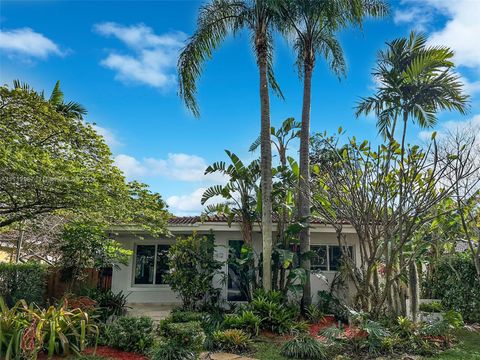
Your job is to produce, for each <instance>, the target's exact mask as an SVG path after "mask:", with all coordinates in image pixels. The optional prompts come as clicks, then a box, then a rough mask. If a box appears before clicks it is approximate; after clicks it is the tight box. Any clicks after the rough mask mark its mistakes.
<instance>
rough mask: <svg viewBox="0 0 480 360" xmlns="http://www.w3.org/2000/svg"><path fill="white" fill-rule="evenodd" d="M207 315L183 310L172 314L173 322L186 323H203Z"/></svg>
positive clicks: (175, 310) (176, 310)
mask: <svg viewBox="0 0 480 360" xmlns="http://www.w3.org/2000/svg"><path fill="white" fill-rule="evenodd" d="M204 317H205V313H203V312H196V311H185V310H183V309H174V310H173V311H172V313H171V314H170V318H171V319H172V322H175V323H185V322H191V321H203V319H204Z"/></svg>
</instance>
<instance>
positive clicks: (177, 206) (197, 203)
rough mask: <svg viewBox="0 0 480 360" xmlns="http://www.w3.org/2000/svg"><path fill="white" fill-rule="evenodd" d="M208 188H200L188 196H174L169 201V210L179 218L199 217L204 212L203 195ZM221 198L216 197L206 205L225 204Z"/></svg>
mask: <svg viewBox="0 0 480 360" xmlns="http://www.w3.org/2000/svg"><path fill="white" fill-rule="evenodd" d="M206 189H207V188H206V187H200V188H198V189H196V190H195V191H193V192H192V193H190V194H187V195H174V196H170V197H169V198H168V199H167V204H168V207H169V210H170V211H171V212H172V213H173V214H175V215H177V216H188V215H198V214H200V213H201V212H202V211H203V210H204V206H203V205H202V204H201V200H202V196H203V193H204V192H205V190H206ZM224 201H225V199H223V198H222V197H220V196H214V197H213V198H211V199H209V200H208V201H207V203H206V204H205V205H209V204H217V203H222V202H224Z"/></svg>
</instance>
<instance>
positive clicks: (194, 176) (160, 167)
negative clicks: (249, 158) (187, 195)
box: [115, 153, 225, 183]
mask: <svg viewBox="0 0 480 360" xmlns="http://www.w3.org/2000/svg"><path fill="white" fill-rule="evenodd" d="M115 165H117V166H118V167H119V168H120V169H121V170H122V171H123V172H124V173H125V176H127V177H128V178H132V177H135V176H161V177H165V178H169V179H173V180H179V181H188V182H195V181H198V182H210V183H223V182H225V178H224V177H223V176H222V175H221V174H209V175H204V173H205V169H206V168H207V166H208V165H207V163H206V161H205V159H204V158H202V157H200V156H197V155H189V154H182V153H170V154H168V156H167V158H166V159H157V158H151V157H150V158H144V159H142V160H141V161H139V160H137V159H135V158H134V157H132V156H129V155H125V154H120V155H117V156H116V157H115Z"/></svg>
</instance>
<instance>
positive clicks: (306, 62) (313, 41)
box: [275, 0, 388, 308]
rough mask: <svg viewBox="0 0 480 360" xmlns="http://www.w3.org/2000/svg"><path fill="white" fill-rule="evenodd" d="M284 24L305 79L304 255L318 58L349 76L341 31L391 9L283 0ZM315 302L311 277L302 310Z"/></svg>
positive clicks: (340, 1) (341, 1)
mask: <svg viewBox="0 0 480 360" xmlns="http://www.w3.org/2000/svg"><path fill="white" fill-rule="evenodd" d="M275 9H276V12H277V14H278V16H279V17H281V18H282V19H283V21H281V22H279V23H280V24H284V25H285V27H284V28H283V31H284V32H285V34H286V35H287V37H289V38H290V37H292V38H293V44H294V49H295V51H296V52H297V66H298V72H299V74H300V77H301V78H303V105H302V129H301V133H300V181H299V194H298V205H297V207H298V218H299V220H300V221H302V222H304V224H305V226H304V230H302V231H301V232H300V253H301V254H306V253H308V252H309V251H310V230H309V221H310V220H309V218H310V186H309V184H310V163H309V144H310V107H311V106H310V104H311V88H312V75H313V70H314V67H315V62H316V57H317V55H320V56H321V57H323V58H324V59H325V60H326V61H327V63H328V66H329V68H330V69H331V70H332V71H333V72H334V73H335V74H336V75H337V76H338V77H339V78H340V77H342V76H344V75H345V72H346V67H345V59H344V56H343V49H342V47H341V45H340V43H339V41H338V40H337V32H338V31H339V30H341V29H344V28H346V27H347V26H349V25H351V24H353V25H357V26H361V25H362V22H363V20H364V18H365V17H366V16H384V15H386V14H387V13H388V6H387V5H386V4H385V3H384V2H383V0H353V1H352V0H322V1H319V0H282V1H278V2H277V7H276V8H275ZM302 268H304V269H305V270H306V271H307V272H308V271H310V260H309V258H308V256H302ZM310 303H311V287H310V277H309V276H307V282H306V284H305V287H304V294H303V298H302V307H303V308H305V307H306V306H308V305H309V304H310Z"/></svg>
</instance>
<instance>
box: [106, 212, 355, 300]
mask: <svg viewBox="0 0 480 360" xmlns="http://www.w3.org/2000/svg"><path fill="white" fill-rule="evenodd" d="M168 229H169V230H170V232H171V233H172V235H173V236H172V237H161V238H153V237H151V236H149V235H147V234H146V233H145V232H142V231H139V230H138V229H136V228H132V227H122V228H118V229H116V230H115V238H116V240H118V241H119V242H120V243H122V244H123V246H124V247H125V248H127V249H130V250H132V251H133V255H132V256H131V258H130V261H129V263H128V265H127V266H120V267H119V268H115V269H114V270H113V278H112V290H113V291H114V292H119V291H123V293H124V294H129V296H128V302H129V303H135V304H159V305H160V304H161V305H175V304H180V300H179V298H178V297H177V296H176V295H175V293H174V292H173V291H172V290H171V289H170V287H169V285H168V284H167V283H166V282H165V279H164V275H165V273H166V272H168V264H167V252H168V248H169V246H170V245H171V244H173V243H174V242H175V238H176V237H178V236H182V235H191V234H192V233H193V232H196V233H197V234H198V235H207V234H212V233H213V235H214V239H215V257H216V258H217V259H218V260H220V261H224V262H225V265H224V268H223V274H225V275H227V281H221V280H220V279H214V281H215V282H216V283H217V286H219V287H221V288H222V296H223V299H225V300H227V301H241V300H243V299H242V294H241V293H240V292H239V290H238V288H237V286H236V285H235V284H236V282H235V274H234V272H233V271H232V269H229V268H228V267H229V266H228V264H227V263H226V260H227V258H228V252H229V249H230V248H234V249H240V248H241V245H242V243H243V241H242V236H241V232H240V226H239V224H238V223H235V222H234V223H232V224H231V226H229V225H228V223H227V221H226V219H225V218H223V217H220V216H210V217H207V218H200V217H199V216H190V217H174V218H171V219H170V221H169V225H168ZM343 229H344V233H345V234H346V241H347V243H348V245H349V253H351V256H352V258H353V260H354V261H355V262H356V263H357V264H358V259H360V253H359V247H358V238H357V235H356V232H355V230H354V229H353V227H352V226H350V225H348V224H345V225H344V226H343ZM274 230H275V225H274ZM274 235H275V234H274ZM253 241H254V250H255V252H256V253H260V252H261V249H262V237H261V233H260V228H259V226H258V225H257V226H255V227H254V239H253ZM311 247H312V250H313V251H315V252H316V254H317V256H316V257H315V259H314V260H312V268H313V269H317V270H321V273H322V274H323V275H324V276H325V278H326V280H327V281H325V279H321V278H319V277H318V276H316V275H311V282H312V294H314V295H316V294H317V292H318V291H319V290H329V286H330V284H331V282H332V281H333V279H334V277H335V275H336V274H337V270H338V268H339V260H340V257H341V249H340V247H339V246H338V241H337V238H336V235H335V230H334V228H333V227H332V226H330V225H326V224H325V223H321V222H319V221H313V222H312V224H311ZM229 270H230V271H229ZM222 278H225V277H224V276H222ZM350 288H351V287H350ZM352 295H353V294H352V291H350V290H348V286H347V291H346V292H345V293H343V295H342V296H345V297H346V298H347V300H348V299H349V298H351V297H352Z"/></svg>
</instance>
